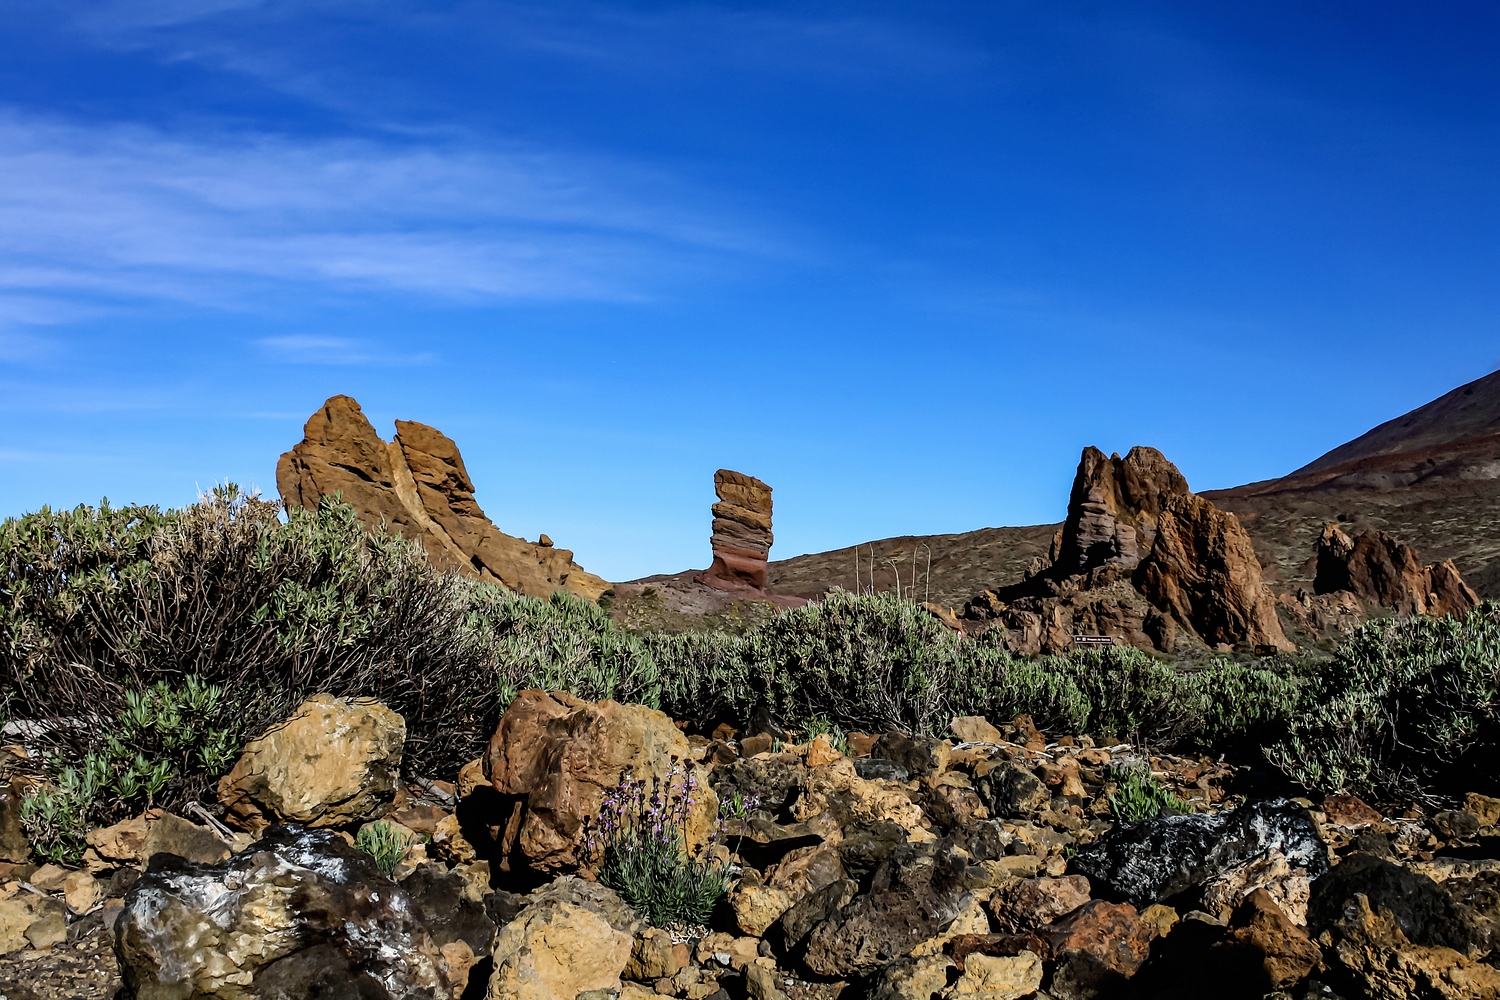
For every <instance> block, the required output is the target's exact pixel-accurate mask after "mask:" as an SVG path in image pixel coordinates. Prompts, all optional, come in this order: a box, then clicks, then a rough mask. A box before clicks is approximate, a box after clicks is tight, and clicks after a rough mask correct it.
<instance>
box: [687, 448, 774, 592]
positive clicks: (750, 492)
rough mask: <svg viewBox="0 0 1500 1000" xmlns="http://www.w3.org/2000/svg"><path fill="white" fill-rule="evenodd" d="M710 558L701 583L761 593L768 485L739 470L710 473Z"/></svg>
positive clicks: (767, 528)
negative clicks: (714, 500) (713, 499)
mask: <svg viewBox="0 0 1500 1000" xmlns="http://www.w3.org/2000/svg"><path fill="white" fill-rule="evenodd" d="M714 492H715V493H716V494H718V497H719V502H718V503H716V504H714V508H713V510H714V525H713V528H714V533H713V538H712V540H711V542H710V544H711V545H712V546H713V551H714V561H713V565H711V566H709V568H708V569H707V570H705V571H704V572H703V574H702V576H701V577H700V580H701V582H703V583H705V584H707V585H708V586H710V587H716V588H718V589H720V590H744V591H753V592H755V593H763V592H764V591H765V589H766V561H767V559H768V558H769V556H770V552H771V542H772V541H773V540H774V539H773V536H772V535H771V487H769V486H767V485H766V484H765V483H763V482H761V481H760V480H759V479H756V478H755V477H754V476H747V475H745V474H744V473H742V472H733V471H731V470H729V469H720V470H719V471H718V472H715V473H714Z"/></svg>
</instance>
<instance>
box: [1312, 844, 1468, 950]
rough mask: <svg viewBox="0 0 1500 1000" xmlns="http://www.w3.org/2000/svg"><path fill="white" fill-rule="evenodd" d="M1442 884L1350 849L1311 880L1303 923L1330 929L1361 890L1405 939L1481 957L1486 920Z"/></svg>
mask: <svg viewBox="0 0 1500 1000" xmlns="http://www.w3.org/2000/svg"><path fill="white" fill-rule="evenodd" d="M1444 889H1445V886H1440V885H1438V883H1436V882H1434V881H1433V880H1432V879H1431V878H1429V877H1427V876H1426V875H1423V874H1421V873H1419V872H1414V871H1412V870H1411V869H1409V868H1405V867H1403V866H1401V865H1397V864H1393V863H1392V862H1390V861H1387V860H1385V859H1384V858H1378V857H1375V856H1374V855H1370V854H1363V853H1355V854H1351V855H1349V856H1348V857H1346V858H1345V859H1344V860H1343V861H1342V862H1341V863H1339V864H1337V865H1335V866H1334V867H1333V868H1332V869H1330V870H1329V871H1328V873H1327V874H1325V875H1323V876H1322V877H1321V878H1319V879H1318V880H1317V881H1315V882H1314V883H1313V886H1312V898H1311V900H1310V901H1309V903H1308V907H1307V925H1308V928H1309V930H1310V931H1311V932H1312V933H1313V934H1314V935H1317V934H1321V933H1323V932H1324V931H1332V930H1334V929H1336V927H1337V925H1338V924H1339V922H1340V921H1341V920H1343V919H1344V918H1345V916H1346V915H1347V914H1348V913H1349V912H1350V907H1351V906H1352V905H1353V900H1354V898H1355V897H1356V896H1362V897H1364V898H1365V899H1367V900H1368V901H1369V904H1370V907H1371V908H1372V909H1373V910H1376V911H1378V912H1379V913H1380V914H1382V917H1381V920H1382V921H1385V922H1388V923H1390V925H1391V926H1392V927H1393V928H1394V929H1395V930H1396V931H1399V932H1400V934H1401V935H1402V937H1403V938H1405V939H1406V940H1407V941H1409V942H1410V943H1412V944H1414V945H1421V946H1434V947H1443V948H1451V949H1453V950H1455V951H1459V952H1463V953H1465V954H1472V955H1473V956H1474V957H1476V958H1478V957H1482V956H1483V955H1484V954H1485V953H1486V952H1488V951H1489V949H1490V946H1491V944H1490V933H1489V928H1488V922H1487V921H1485V920H1484V919H1483V918H1482V915H1481V914H1478V913H1475V912H1474V911H1473V910H1472V909H1471V908H1470V907H1468V906H1465V905H1462V904H1459V903H1456V902H1455V901H1454V899H1453V898H1452V896H1451V895H1450V894H1449V893H1448V892H1445V891H1444Z"/></svg>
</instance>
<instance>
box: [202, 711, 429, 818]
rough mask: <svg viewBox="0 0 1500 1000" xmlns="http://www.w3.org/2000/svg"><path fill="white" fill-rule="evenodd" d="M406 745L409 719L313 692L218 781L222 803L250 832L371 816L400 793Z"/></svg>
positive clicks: (247, 749) (253, 742) (249, 747)
mask: <svg viewBox="0 0 1500 1000" xmlns="http://www.w3.org/2000/svg"><path fill="white" fill-rule="evenodd" d="M405 743H406V722H405V720H403V719H402V718H401V716H400V715H398V714H397V713H395V712H393V711H391V710H390V709H389V708H386V707H385V706H384V705H382V704H380V703H379V702H377V701H374V700H373V699H369V698H354V699H347V698H335V697H334V696H333V695H328V694H319V695H314V696H313V697H311V698H309V699H308V700H307V701H305V702H303V703H302V705H301V706H300V707H299V708H298V709H297V711H296V712H295V713H293V715H292V717H291V718H290V719H288V720H287V721H286V722H285V723H283V724H281V725H279V726H276V727H275V728H273V729H272V730H271V731H270V732H269V733H267V734H266V735H264V736H262V737H261V738H260V739H257V740H253V741H251V742H250V743H249V744H247V745H246V746H245V750H244V752H243V753H242V754H241V755H240V759H239V761H238V762H237V763H236V764H235V765H234V769H233V770H232V771H230V772H229V774H227V775H225V776H224V777H223V778H221V779H220V780H219V801H220V802H222V803H223V804H224V806H225V807H226V808H227V809H228V810H229V812H230V815H231V817H232V818H233V819H234V820H235V821H237V822H238V823H239V824H240V825H241V826H244V827H245V828H246V829H249V830H252V831H255V830H262V829H264V828H265V827H267V826H269V825H270V824H271V823H274V822H277V821H290V822H294V823H302V824H305V825H308V826H343V825H346V824H349V823H354V822H358V821H360V820H365V819H371V818H373V817H374V816H375V814H376V812H377V811H378V810H379V808H380V807H381V806H382V805H383V804H385V803H386V802H389V801H390V800H391V797H392V796H393V795H394V794H395V791H396V783H397V779H398V776H399V774H400V770H401V750H402V747H403V745H404V744H405Z"/></svg>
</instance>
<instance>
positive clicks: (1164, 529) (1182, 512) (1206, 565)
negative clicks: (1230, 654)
mask: <svg viewBox="0 0 1500 1000" xmlns="http://www.w3.org/2000/svg"><path fill="white" fill-rule="evenodd" d="M1135 582H1136V586H1137V587H1138V588H1139V589H1140V591H1141V593H1142V594H1143V595H1145V597H1146V599H1147V600H1149V601H1150V602H1151V603H1152V604H1154V605H1156V606H1157V607H1158V608H1161V609H1162V610H1163V611H1166V612H1168V613H1170V614H1171V615H1172V616H1173V617H1174V618H1176V619H1177V621H1178V623H1179V624H1182V625H1185V626H1187V627H1188V628H1191V629H1192V630H1193V631H1194V632H1196V633H1197V634H1198V637H1199V638H1201V639H1202V640H1203V641H1204V642H1205V643H1207V644H1208V645H1210V646H1214V645H1218V644H1221V643H1227V644H1229V645H1235V644H1238V643H1251V644H1254V645H1267V646H1275V647H1276V648H1277V649H1283V650H1291V649H1295V648H1296V647H1295V646H1293V645H1292V643H1291V642H1290V641H1289V640H1288V639H1287V637H1286V634H1285V633H1284V632H1283V631H1282V629H1281V620H1280V619H1279V618H1277V617H1276V602H1275V600H1274V599H1273V598H1272V596H1271V592H1270V591H1269V590H1267V589H1266V587H1265V585H1264V584H1263V583H1262V581H1261V574H1260V562H1259V560H1258V559H1257V558H1256V556H1255V547H1254V546H1253V545H1252V544H1251V543H1250V536H1249V535H1248V534H1247V533H1246V532H1245V529H1244V528H1243V527H1241V526H1240V522H1239V519H1238V518H1236V517H1235V516H1234V515H1233V514H1230V513H1228V512H1227V511H1222V510H1219V509H1218V508H1217V507H1215V506H1214V505H1213V503H1212V502H1211V501H1209V500H1207V499H1205V498H1203V497H1200V496H1197V495H1196V494H1192V493H1188V494H1181V495H1174V496H1171V497H1168V498H1167V500H1166V502H1165V503H1164V504H1163V505H1162V509H1161V513H1160V514H1159V515H1158V517H1157V535H1156V543H1155V544H1154V545H1153V546H1152V547H1151V552H1150V554H1149V555H1148V556H1147V557H1146V558H1145V559H1144V560H1143V561H1142V562H1141V564H1140V566H1139V567H1137V569H1136V572H1135Z"/></svg>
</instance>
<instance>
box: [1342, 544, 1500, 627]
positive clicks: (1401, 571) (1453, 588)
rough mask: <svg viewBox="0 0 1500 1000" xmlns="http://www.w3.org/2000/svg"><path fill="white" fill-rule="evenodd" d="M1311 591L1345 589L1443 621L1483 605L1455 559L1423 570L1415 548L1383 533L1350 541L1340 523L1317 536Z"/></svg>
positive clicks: (1392, 606) (1373, 600) (1401, 609)
mask: <svg viewBox="0 0 1500 1000" xmlns="http://www.w3.org/2000/svg"><path fill="white" fill-rule="evenodd" d="M1313 590H1314V591H1315V592H1317V593H1319V594H1333V593H1339V592H1341V591H1347V592H1349V593H1352V594H1354V595H1355V596H1356V597H1358V598H1360V599H1361V600H1365V601H1370V602H1373V603H1375V604H1378V605H1380V606H1381V607H1386V608H1392V609H1394V610H1395V611H1397V612H1399V613H1401V614H1408V615H1432V616H1433V617H1442V616H1444V615H1451V614H1459V613H1462V612H1464V611H1468V610H1469V609H1471V608H1474V607H1478V605H1479V596H1478V595H1477V594H1475V593H1474V591H1473V590H1472V589H1471V588H1470V587H1469V585H1468V584H1466V583H1464V581H1463V577H1462V576H1460V575H1459V572H1458V567H1457V566H1455V565H1453V560H1451V559H1449V560H1447V561H1445V562H1441V563H1432V564H1430V565H1427V566H1423V565H1422V559H1421V556H1420V555H1418V553H1417V550H1416V549H1414V548H1412V547H1411V546H1410V545H1407V544H1405V543H1403V542H1400V541H1398V540H1396V539H1395V538H1392V537H1391V536H1390V535H1388V534H1386V533H1385V532H1383V531H1373V530H1370V531H1361V532H1360V533H1359V534H1357V535H1355V536H1354V537H1353V538H1350V537H1349V536H1348V535H1347V534H1345V533H1344V532H1343V531H1342V530H1341V529H1340V528H1339V526H1338V525H1336V524H1325V525H1324V526H1323V534H1322V535H1321V536H1319V538H1318V543H1317V575H1316V577H1315V578H1314V580H1313Z"/></svg>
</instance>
